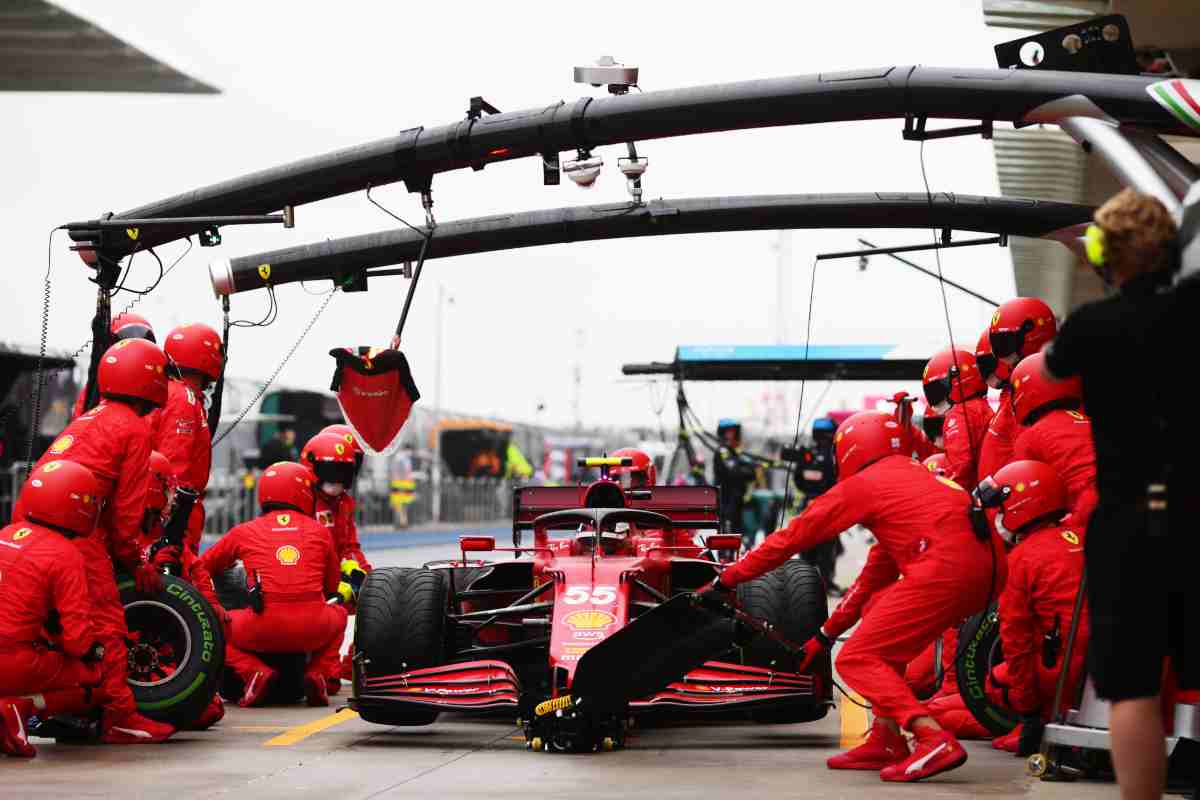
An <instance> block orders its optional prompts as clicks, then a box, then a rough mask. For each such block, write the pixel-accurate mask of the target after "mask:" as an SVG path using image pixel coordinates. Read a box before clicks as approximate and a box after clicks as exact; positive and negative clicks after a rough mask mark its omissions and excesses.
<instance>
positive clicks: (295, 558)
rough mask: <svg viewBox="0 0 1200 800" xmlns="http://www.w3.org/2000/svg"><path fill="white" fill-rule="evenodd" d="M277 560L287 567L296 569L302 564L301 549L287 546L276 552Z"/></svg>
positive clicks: (290, 545) (291, 545)
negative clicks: (295, 567) (297, 565)
mask: <svg viewBox="0 0 1200 800" xmlns="http://www.w3.org/2000/svg"><path fill="white" fill-rule="evenodd" d="M275 558H276V559H278V561H279V563H280V564H282V565H283V566H285V567H294V566H296V564H298V563H299V562H300V548H298V547H296V546H295V545H293V544H285V545H284V546H283V547H280V548H279V549H278V550H276V551H275Z"/></svg>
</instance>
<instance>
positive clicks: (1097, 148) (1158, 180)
mask: <svg viewBox="0 0 1200 800" xmlns="http://www.w3.org/2000/svg"><path fill="white" fill-rule="evenodd" d="M1058 126H1059V127H1060V128H1062V129H1063V131H1065V132H1066V133H1067V135H1069V136H1070V137H1071V138H1072V139H1074V140H1075V141H1076V142H1078V143H1079V145H1080V146H1081V147H1082V148H1083V149H1084V150H1085V151H1087V152H1089V153H1093V152H1094V153H1096V155H1098V156H1100V159H1101V160H1102V161H1103V162H1104V164H1105V166H1107V167H1108V168H1109V169H1110V170H1112V173H1113V174H1114V175H1116V176H1117V180H1119V181H1120V182H1121V183H1122V184H1124V185H1125V186H1130V187H1132V188H1134V189H1137V190H1138V191H1139V192H1143V193H1145V194H1148V195H1151V196H1153V197H1156V198H1158V199H1159V200H1160V201H1162V204H1163V205H1164V206H1166V207H1167V210H1169V211H1170V212H1171V213H1173V214H1177V213H1178V212H1179V198H1178V197H1177V196H1176V195H1175V192H1173V191H1172V190H1171V187H1170V186H1169V185H1168V184H1167V182H1166V181H1165V180H1163V178H1162V176H1160V175H1159V174H1158V172H1157V171H1156V170H1155V169H1154V167H1153V166H1152V165H1151V163H1150V162H1149V161H1147V159H1146V157H1145V155H1144V154H1143V153H1142V152H1141V151H1140V150H1139V149H1138V147H1137V146H1136V145H1135V144H1134V141H1133V140H1132V139H1131V138H1130V137H1129V135H1128V134H1127V133H1125V132H1124V131H1122V130H1121V129H1120V128H1119V127H1117V126H1116V125H1114V124H1112V123H1111V122H1105V121H1103V120H1099V119H1091V118H1089V117H1066V118H1064V119H1061V120H1059V121H1058Z"/></svg>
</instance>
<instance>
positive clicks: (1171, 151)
mask: <svg viewBox="0 0 1200 800" xmlns="http://www.w3.org/2000/svg"><path fill="white" fill-rule="evenodd" d="M1124 134H1125V136H1126V137H1127V138H1128V139H1129V141H1130V142H1132V143H1133V146H1134V147H1135V148H1137V151H1138V152H1139V153H1141V154H1142V158H1144V159H1146V161H1147V162H1148V163H1149V164H1150V166H1151V167H1152V168H1153V169H1154V171H1155V172H1157V173H1158V175H1159V177H1161V178H1162V179H1163V180H1164V181H1166V183H1167V185H1168V186H1169V187H1171V191H1173V192H1174V193H1175V196H1176V197H1178V198H1179V199H1181V200H1182V199H1183V198H1184V197H1185V196H1186V195H1187V193H1188V190H1190V189H1191V188H1192V186H1193V185H1194V184H1195V183H1196V182H1197V181H1200V168H1197V167H1196V165H1195V164H1193V163H1192V162H1190V161H1188V160H1187V159H1186V158H1184V157H1183V154H1182V153H1180V152H1179V151H1178V150H1176V149H1175V148H1174V147H1171V145H1169V144H1167V143H1166V142H1164V141H1163V139H1162V137H1161V136H1159V135H1158V134H1155V133H1147V132H1145V131H1124Z"/></svg>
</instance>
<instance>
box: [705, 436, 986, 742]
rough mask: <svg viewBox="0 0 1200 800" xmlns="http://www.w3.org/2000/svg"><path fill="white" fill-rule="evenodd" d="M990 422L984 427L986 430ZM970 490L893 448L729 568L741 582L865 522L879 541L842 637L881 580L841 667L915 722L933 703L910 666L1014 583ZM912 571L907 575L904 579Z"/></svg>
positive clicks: (849, 605) (883, 713)
mask: <svg viewBox="0 0 1200 800" xmlns="http://www.w3.org/2000/svg"><path fill="white" fill-rule="evenodd" d="M982 430H983V429H982V428H980V432H982ZM968 502H969V499H968V496H967V493H966V492H965V491H964V490H963V489H962V488H960V487H959V486H957V485H955V484H953V483H951V482H949V481H946V480H944V479H941V478H938V477H936V476H934V475H933V474H932V473H930V472H929V470H927V469H926V468H925V467H924V466H922V465H921V464H920V463H918V462H916V461H913V460H912V459H910V458H907V457H904V456H898V455H895V456H886V457H884V458H882V459H880V460H879V461H876V462H875V463H873V464H871V465H870V466H868V467H866V468H864V469H863V470H862V471H860V472H858V473H856V474H853V475H851V476H849V477H847V478H845V479H844V480H842V481H841V482H840V483H838V484H837V485H835V486H834V487H833V488H832V489H830V490H829V491H828V492H826V493H825V494H824V495H822V496H821V497H819V498H817V499H816V500H814V501H813V502H812V503H811V504H810V505H809V506H808V508H807V509H805V511H804V513H803V514H801V515H800V516H798V517H796V518H795V519H794V520H792V522H791V523H790V524H789V525H788V527H786V528H784V529H783V530H780V531H777V532H775V533H774V534H772V535H770V536H768V537H767V538H766V540H765V541H764V542H763V543H762V544H761V545H759V546H758V547H757V548H755V549H754V550H753V551H752V552H750V553H749V554H748V555H746V556H745V557H743V558H742V560H741V561H739V562H738V563H737V564H734V565H733V566H731V567H729V568H728V569H727V570H725V572H723V573H722V574H721V583H722V584H723V585H726V586H730V587H732V586H736V585H737V584H738V583H741V582H742V581H746V580H750V579H751V578H755V577H757V576H759V575H762V574H764V573H766V572H769V571H770V570H772V569H774V568H775V567H777V566H779V565H780V564H782V563H783V562H784V561H785V560H787V559H788V558H789V557H790V556H791V555H792V554H793V553H797V552H800V551H802V550H807V549H809V548H811V547H813V546H814V545H817V544H820V543H821V542H823V541H826V540H828V539H830V538H832V537H833V536H836V535H837V534H838V533H840V532H841V531H843V530H846V529H847V528H849V527H851V526H852V525H854V524H856V523H860V524H862V525H864V526H865V527H867V528H868V529H869V530H870V531H871V532H872V533H873V534H874V535H875V538H876V539H877V540H878V544H876V545H875V546H874V547H873V548H871V551H870V554H869V556H868V558H867V565H866V566H865V567H864V568H863V573H862V574H861V575H860V576H859V578H858V580H857V581H856V582H855V585H854V586H853V587H852V588H851V590H850V591H849V592H848V593H847V595H846V598H845V599H844V600H843V602H842V604H841V605H840V606H839V607H838V610H837V611H835V612H834V614H833V615H832V616H831V617H830V619H829V621H828V622H827V623H826V624H825V626H824V631H825V633H826V634H827V635H828V636H830V637H833V636H836V635H838V634H839V633H841V632H843V631H845V630H846V629H847V628H848V627H849V626H850V625H851V624H853V622H854V621H855V620H856V618H857V616H858V615H859V614H861V613H863V612H862V609H863V605H864V604H865V603H866V601H867V599H868V598H869V597H870V596H871V595H873V594H874V593H876V592H878V591H879V590H880V589H883V588H885V587H890V588H888V590H887V593H886V594H885V595H884V596H883V597H881V598H880V599H879V601H878V602H876V603H873V604H872V605H871V607H870V608H869V609H868V610H867V611H866V612H865V614H864V615H863V617H862V623H861V624H860V625H859V627H858V629H857V630H856V631H855V632H854V634H853V635H852V636H851V637H850V639H849V641H847V642H846V644H845V645H844V646H843V647H842V650H841V652H840V653H839V654H838V658H837V668H838V671H839V672H840V673H841V675H842V677H843V678H844V679H845V680H846V682H847V683H848V684H850V685H851V686H852V687H854V688H855V689H856V690H857V691H858V692H859V693H861V694H862V695H863V696H864V697H865V698H867V699H868V700H869V701H870V702H871V705H872V707H873V708H874V710H875V714H876V716H879V717H884V718H887V719H892V720H895V721H896V722H897V723H899V724H900V725H901V726H903V727H909V726H910V723H911V722H912V720H913V719H915V718H917V717H921V716H927V715H928V714H929V711H928V710H927V709H926V708H925V707H924V706H923V705H922V704H921V703H919V702H918V701H917V698H916V696H915V695H913V692H912V690H911V689H910V688H909V687H908V685H907V684H906V683H905V681H904V668H905V665H906V664H908V662H910V661H912V660H913V659H915V658H916V657H917V656H918V655H920V653H921V651H922V650H924V649H925V647H926V646H927V645H928V644H929V643H930V642H932V641H933V640H934V639H936V638H937V637H938V636H939V635H940V634H941V633H942V632H943V631H945V630H946V629H947V628H949V627H950V626H951V625H953V624H955V623H957V622H958V621H960V620H962V619H963V618H965V617H967V616H970V615H971V614H973V613H976V612H977V611H979V610H981V609H983V608H984V607H985V606H986V605H987V602H988V599H989V597H990V596H993V595H994V594H996V593H998V592H999V590H1000V588H1001V587H1003V585H1004V576H1005V571H1006V569H1005V563H1004V555H1003V550H1002V545H1001V544H1000V541H999V539H998V538H996V537H993V538H992V541H991V548H992V549H991V552H989V545H988V544H987V543H984V542H980V541H979V540H978V539H976V538H975V535H974V534H973V533H972V531H971V526H970V523H969V521H968V517H967V507H968ZM900 576H903V577H904V580H902V581H897V578H898V577H900Z"/></svg>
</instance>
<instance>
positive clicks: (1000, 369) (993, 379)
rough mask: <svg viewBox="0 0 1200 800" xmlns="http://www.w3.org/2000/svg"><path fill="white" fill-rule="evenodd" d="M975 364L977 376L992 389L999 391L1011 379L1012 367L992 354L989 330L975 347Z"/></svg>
mask: <svg viewBox="0 0 1200 800" xmlns="http://www.w3.org/2000/svg"><path fill="white" fill-rule="evenodd" d="M975 363H976V364H977V365H978V366H979V374H980V375H981V376H983V379H984V380H985V381H986V382H987V385H988V386H991V387H992V388H993V389H999V388H1000V387H1001V386H1003V385H1004V384H1005V383H1007V382H1008V379H1009V378H1011V377H1012V366H1011V365H1010V364H1009V363H1008V362H1007V361H1001V360H1000V359H998V358H996V354H995V353H993V352H992V338H991V329H990V328H989V329H988V330H986V331H984V332H983V335H982V336H980V337H979V344H977V345H975Z"/></svg>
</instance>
